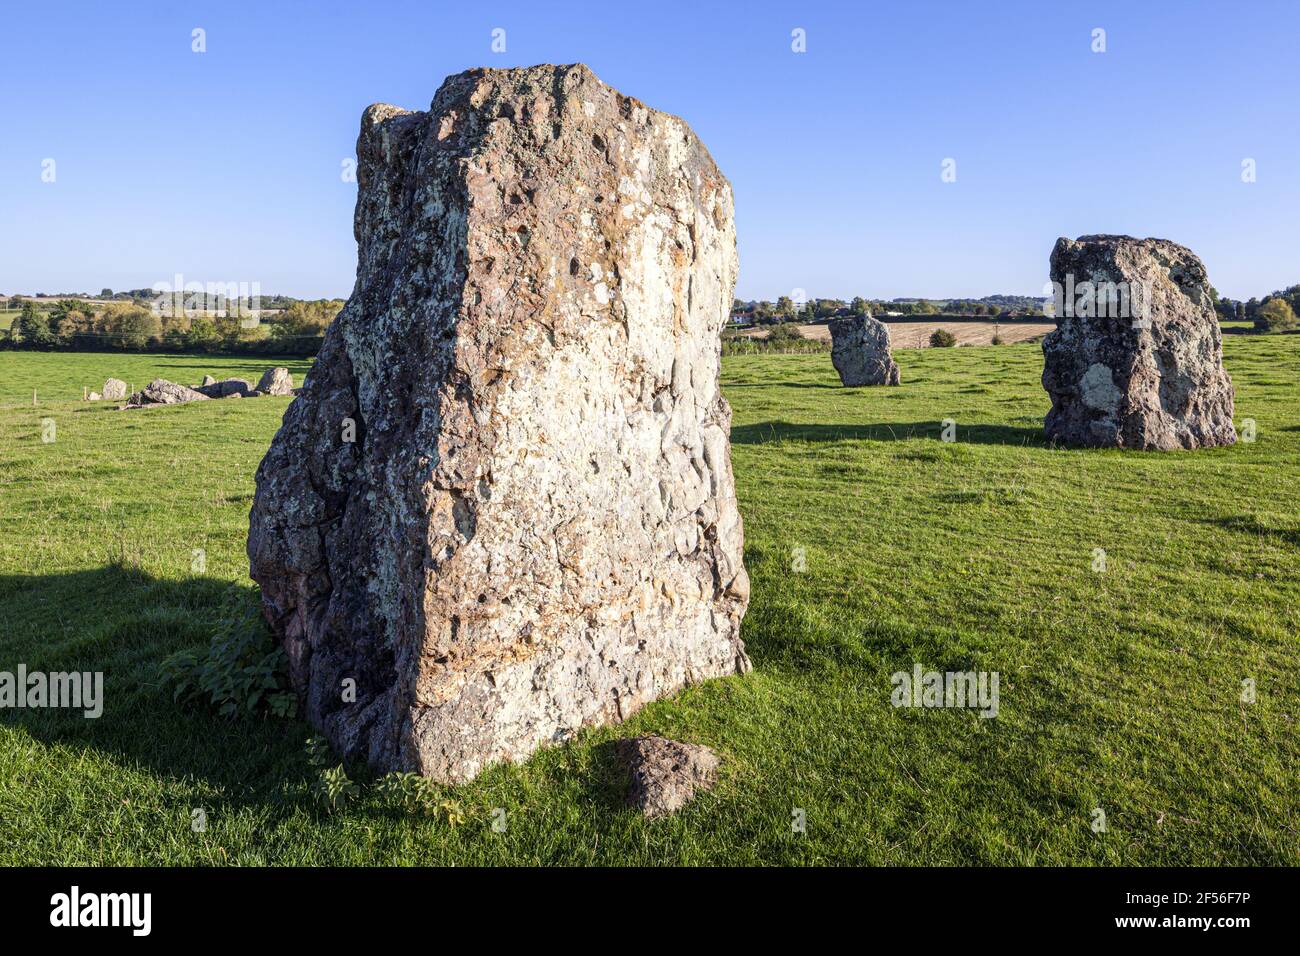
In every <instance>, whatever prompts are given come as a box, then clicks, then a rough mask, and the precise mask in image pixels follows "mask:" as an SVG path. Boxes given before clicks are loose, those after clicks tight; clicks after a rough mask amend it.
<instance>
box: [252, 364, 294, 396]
mask: <svg viewBox="0 0 1300 956" xmlns="http://www.w3.org/2000/svg"><path fill="white" fill-rule="evenodd" d="M257 391H259V392H261V393H263V394H264V395H292V394H293V376H292V375H290V374H289V370H288V369H287V368H284V367H279V368H268V369H267V370H266V371H265V372H263V373H262V378H261V380H260V381H258V383H257Z"/></svg>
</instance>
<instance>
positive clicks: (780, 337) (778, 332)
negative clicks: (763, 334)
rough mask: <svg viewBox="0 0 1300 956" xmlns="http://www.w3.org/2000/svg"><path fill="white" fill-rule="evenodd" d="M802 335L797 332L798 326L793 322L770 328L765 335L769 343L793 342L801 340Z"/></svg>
mask: <svg viewBox="0 0 1300 956" xmlns="http://www.w3.org/2000/svg"><path fill="white" fill-rule="evenodd" d="M802 338H803V333H802V332H800V331H799V326H798V325H796V324H795V323H793V322H782V323H781V324H779V325H774V326H772V330H771V331H770V332H768V333H767V340H768V341H769V342H773V343H775V342H793V341H795V340H796V339H802Z"/></svg>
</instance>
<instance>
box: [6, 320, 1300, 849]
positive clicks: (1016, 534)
mask: <svg viewBox="0 0 1300 956" xmlns="http://www.w3.org/2000/svg"><path fill="white" fill-rule="evenodd" d="M1225 351H1226V360H1227V364H1228V367H1229V371H1230V372H1231V373H1232V375H1233V378H1234V381H1235V382H1236V385H1237V390H1238V392H1237V416H1238V417H1237V422H1238V427H1239V428H1240V427H1241V424H1242V421H1243V420H1244V419H1246V418H1250V419H1254V421H1255V422H1256V423H1257V429H1258V433H1257V439H1256V440H1255V441H1254V442H1252V443H1246V442H1240V443H1238V444H1237V445H1236V446H1234V447H1232V448H1227V449H1216V450H1210V451H1202V452H1196V453H1174V454H1141V453H1118V452H1098V451H1072V450H1059V449H1053V448H1048V447H1046V446H1045V445H1044V443H1043V441H1042V438H1041V422H1042V415H1043V413H1044V411H1045V410H1046V407H1047V400H1046V395H1045V393H1044V392H1043V390H1042V388H1041V386H1040V385H1039V382H1038V377H1039V374H1040V372H1041V366H1042V357H1041V352H1040V350H1039V348H1038V347H1037V346H1034V345H1021V346H1003V347H985V348H961V349H933V350H923V351H900V352H899V353H898V354H897V358H898V360H899V363H900V365H901V366H902V374H903V382H904V384H903V385H902V386H901V387H899V388H893V389H843V388H840V387H839V386H838V383H837V380H836V379H835V376H834V372H833V370H832V368H831V365H830V361H829V358H828V356H826V355H806V356H804V355H755V356H737V357H730V358H728V359H726V360H725V361H724V365H723V371H724V389H725V391H726V394H727V395H728V397H729V398H730V400H731V402H732V405H733V407H734V409H735V421H734V425H733V432H732V441H733V456H734V464H735V472H736V479H737V485H738V491H739V496H740V501H741V509H742V512H743V513H744V517H745V530H746V542H747V546H746V561H747V564H748V567H749V570H750V575H751V577H752V584H753V603H752V605H751V607H750V611H749V615H748V617H747V618H746V620H745V626H744V637H745V640H746V643H747V645H748V647H749V650H750V654H751V656H752V658H753V662H754V671H753V673H752V674H749V675H746V676H744V677H735V678H729V679H725V680H719V681H714V682H710V683H708V684H705V685H702V686H698V687H694V688H690V689H688V690H686V691H684V692H683V693H681V694H679V695H678V696H677V697H675V698H674V699H672V700H666V701H661V702H659V703H657V704H654V705H652V706H650V707H648V708H646V709H645V710H643V711H641V712H640V713H639V714H638V715H636V716H635V717H634V718H633V719H632V720H631V721H630V722H629V724H627V725H625V726H624V727H620V728H606V729H599V730H592V731H590V732H586V733H584V734H583V735H581V737H580V739H579V740H578V742H576V743H575V744H572V745H569V746H565V747H559V748H554V749H549V750H545V751H542V752H541V753H539V754H538V755H537V756H536V757H535V758H534V759H532V760H530V761H529V762H528V763H526V764H524V765H521V766H514V767H509V766H503V767H497V768H495V769H492V770H489V771H488V772H486V773H485V774H483V775H482V776H481V777H480V778H479V779H478V780H476V781H475V782H473V783H472V784H469V785H467V786H464V787H461V788H457V789H456V790H454V791H452V792H451V793H450V798H451V799H453V800H455V801H456V802H457V803H458V804H459V805H460V807H461V808H462V810H463V811H464V817H465V819H464V821H463V822H462V823H461V824H460V825H459V826H456V827H452V826H450V825H449V824H448V823H447V822H446V821H445V820H443V819H433V820H431V819H424V818H416V817H409V816H405V815H403V814H402V813H400V812H399V811H397V810H396V809H394V808H393V807H392V806H391V805H390V804H389V803H388V802H386V801H385V800H384V799H383V798H381V797H379V796H376V795H374V794H373V793H371V792H370V791H367V792H366V793H365V794H364V795H363V796H362V797H361V798H359V799H358V800H357V801H356V802H355V803H353V804H351V805H349V806H348V807H347V808H346V809H344V810H342V811H339V812H337V813H335V814H334V815H327V814H325V813H323V812H322V811H320V810H318V809H317V808H316V806H315V805H314V803H313V802H312V801H311V799H310V797H309V794H308V790H309V787H310V785H311V782H312V780H313V779H314V771H313V770H312V769H311V767H310V766H309V764H308V761H307V759H306V757H305V756H304V753H303V744H304V741H305V739H306V738H307V737H308V736H309V730H308V728H307V727H306V726H305V725H303V724H302V723H300V722H297V721H285V720H277V719H271V718H267V719H259V720H251V719H247V720H238V721H226V720H223V719H220V718H218V717H216V716H213V715H212V714H210V713H207V712H204V711H197V710H183V709H181V708H178V707H177V706H175V705H173V703H172V702H171V697H170V693H169V691H168V689H167V688H165V687H164V686H162V683H161V681H160V679H159V674H158V665H159V662H160V661H161V660H162V659H163V658H164V657H165V656H166V655H168V654H170V653H172V652H173V651H175V650H177V649H179V648H184V647H189V646H199V645H204V644H206V643H207V641H208V639H209V637H210V635H211V634H212V633H213V632H214V631H215V630H217V629H219V628H221V627H222V626H223V625H225V624H226V623H228V622H229V621H231V620H232V619H242V618H244V617H246V616H248V615H250V614H254V613H255V609H256V607H257V594H256V591H255V589H254V587H253V586H252V584H251V582H250V581H249V580H248V577H247V563H246V559H245V556H244V539H245V534H246V531H247V514H248V509H249V504H250V501H251V498H252V493H253V472H254V469H255V468H256V466H257V463H258V461H259V460H260V459H261V456H262V454H263V452H264V451H265V449H266V447H267V444H268V443H269V441H270V439H271V436H272V435H273V434H274V432H275V429H276V427H277V424H278V422H279V420H280V417H281V415H282V414H283V412H284V409H285V407H286V406H287V403H288V401H289V400H288V399H277V398H262V399H257V400H251V401H250V400H242V401H226V402H204V403H198V404H194V405H190V406H179V407H172V408H159V409H150V410H145V411H138V412H117V411H115V410H113V409H111V408H109V407H106V406H102V405H98V406H96V405H87V404H83V403H81V402H79V401H76V400H75V399H78V398H79V397H80V395H81V388H82V386H83V385H86V386H90V387H92V388H98V387H99V386H100V385H102V383H103V379H104V378H105V377H106V376H108V375H110V374H113V375H116V376H118V377H121V378H125V379H128V380H130V381H132V382H133V383H134V384H135V385H136V387H139V386H140V385H142V384H144V383H145V382H146V381H147V380H148V379H149V378H152V377H154V376H155V375H162V376H164V377H167V378H172V379H175V380H179V381H183V382H192V381H198V379H199V378H200V377H201V376H202V375H203V374H204V373H205V372H212V373H213V374H217V375H219V376H220V375H224V374H237V375H245V376H254V377H255V376H256V375H257V374H260V372H261V370H262V369H264V368H266V367H267V366H268V365H270V364H274V363H272V362H271V361H270V360H261V359H221V358H201V357H194V356H179V357H178V356H156V355H155V356H150V355H139V356H119V355H75V354H58V353H55V354H31V353H13V352H0V405H3V406H4V407H2V408H0V669H5V670H13V669H14V668H15V667H16V666H17V664H19V663H20V662H21V663H25V664H26V665H27V666H28V668H29V669H32V670H46V671H56V670H74V669H75V670H103V671H104V672H105V674H106V688H105V689H106V697H107V702H106V705H105V712H104V715H103V716H102V717H101V718H100V719H98V720H86V719H83V718H82V717H81V716H80V715H79V714H78V715H71V714H68V713H66V712H61V711H50V710H44V711H32V710H21V711H20V710H10V711H0V863H5V864H35V863H65V864H154V863H175V864H209V863H210V864H226V863H230V864H375V863H404V864H452V863H455V864H459V865H469V864H495V863H546V864H588V863H596V864H658V863H672V864H680V863H730V864H753V863H789V864H794V863H849V862H854V863H867V864H921V865H925V864H1266V865H1267V864H1289V865H1295V864H1297V863H1300V812H1298V811H1300V787H1297V776H1298V775H1297V771H1298V770H1300V735H1298V734H1297V729H1298V728H1297V718H1298V717H1300V668H1298V667H1297V661H1298V660H1300V517H1298V516H1297V510H1296V492H1297V487H1300V483H1298V481H1297V479H1298V477H1300V386H1298V385H1297V382H1298V380H1300V336H1273V337H1254V336H1244V335H1234V336H1228V337H1227V338H1226V340H1225ZM286 364H291V365H292V368H293V371H294V374H295V379H298V378H299V377H300V376H301V374H302V372H303V371H304V370H305V365H304V364H303V363H301V362H299V363H286ZM33 388H35V389H36V390H37V394H38V397H39V398H40V401H41V404H40V406H39V407H36V408H33V407H32V405H31V393H32V390H33ZM43 418H52V419H54V421H55V422H56V425H57V440H56V441H54V442H53V443H48V444H46V443H42V441H41V420H42V419H43ZM949 418H950V419H955V421H956V423H957V426H956V428H957V439H958V440H957V441H956V442H955V443H945V442H943V441H941V440H940V428H941V426H940V422H941V421H942V420H943V419H949ZM194 548H203V549H205V551H206V555H207V567H206V572H205V573H204V574H202V575H196V574H193V573H192V572H191V570H190V567H191V563H190V562H191V551H192V549H194ZM799 548H802V549H804V554H805V555H806V570H805V571H803V572H798V571H795V570H793V569H792V562H793V557H794V555H795V549H799ZM1096 548H1103V549H1105V552H1106V570H1105V572H1104V573H1102V572H1097V571H1094V570H1093V564H1094V549H1096ZM917 662H919V663H921V664H922V665H923V667H924V668H925V669H926V670H981V671H996V672H998V673H999V675H1000V712H999V714H998V716H997V717H996V718H994V719H983V718H981V717H980V716H978V714H977V713H976V712H975V711H973V710H907V709H895V708H893V707H892V706H891V704H890V691H891V684H890V675H891V674H892V673H894V672H896V671H908V672H910V671H911V670H912V667H913V665H914V663H917ZM1247 679H1253V680H1254V682H1255V686H1256V689H1257V697H1256V699H1255V701H1254V702H1253V703H1247V702H1243V700H1242V692H1243V684H1242V682H1243V680H1247ZM649 732H656V733H662V734H665V735H668V736H672V737H676V738H678V739H684V740H689V741H696V742H701V743H706V744H709V745H710V746H713V747H714V748H716V749H718V750H719V751H720V752H721V753H722V754H723V755H724V757H725V759H726V764H725V770H724V774H723V779H722V780H721V782H720V784H719V786H718V788H717V790H715V791H714V792H713V793H712V794H708V795H704V796H702V797H700V798H699V799H697V800H696V801H695V803H693V804H692V805H691V806H690V807H688V808H687V809H686V810H685V811H683V812H682V813H680V814H678V815H677V816H676V817H674V818H670V819H665V820H662V821H658V822H654V823H646V822H643V821H642V820H641V819H640V818H639V817H638V816H636V815H635V814H633V813H632V812H630V811H629V810H627V809H626V808H624V807H623V806H622V805H621V802H620V800H621V791H622V786H623V781H621V780H620V779H619V775H618V773H617V771H616V769H615V765H614V761H613V757H612V754H611V748H610V745H609V742H610V741H612V740H613V739H615V738H616V737H619V736H623V735H625V734H629V733H649ZM198 808H202V809H203V810H204V811H205V813H206V815H207V820H208V826H207V829H206V831H205V832H201V833H196V832H194V830H193V828H192V827H191V813H192V811H193V810H195V809H198ZM496 808H504V809H505V811H506V817H505V820H506V822H507V825H506V828H505V832H496V831H495V830H494V829H493V827H492V825H491V824H492V822H493V813H494V810H495V809H496ZM1096 809H1101V810H1102V811H1104V813H1105V818H1106V824H1107V828H1106V830H1105V832H1094V829H1093V826H1092V824H1093V822H1094V820H1095V819H1097V817H1096V816H1095V813H1094V811H1095V810H1096ZM796 810H801V811H803V814H804V816H805V819H806V832H803V833H797V832H794V829H793V827H792V819H793V817H794V814H795V812H796Z"/></svg>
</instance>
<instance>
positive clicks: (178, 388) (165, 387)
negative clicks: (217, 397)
mask: <svg viewBox="0 0 1300 956" xmlns="http://www.w3.org/2000/svg"><path fill="white" fill-rule="evenodd" d="M207 397H208V396H206V395H204V394H203V393H202V392H196V391H195V390H194V389H192V388H190V387H189V386H187V385H177V384H176V383H175V382H169V381H167V379H165V378H156V379H154V380H153V381H152V382H150V383H149V384H148V385H146V386H145V387H144V388H143V389H141V390H140V391H138V392H136V393H135V395H133V396H131V401H132V404H138V405H178V404H180V403H181V402H197V401H206V400H207Z"/></svg>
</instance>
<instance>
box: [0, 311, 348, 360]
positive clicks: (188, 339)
mask: <svg viewBox="0 0 1300 956" xmlns="http://www.w3.org/2000/svg"><path fill="white" fill-rule="evenodd" d="M342 308H343V302H342V300H339V299H316V300H311V301H301V300H294V301H292V302H290V303H289V304H288V306H287V307H286V308H285V310H284V311H283V312H280V313H279V314H278V315H276V316H275V318H274V319H273V320H258V321H256V322H246V321H244V320H243V319H241V318H240V317H239V316H238V315H205V314H200V315H194V316H190V315H175V316H173V315H168V314H166V313H164V312H160V311H157V310H154V309H152V308H149V307H148V306H146V305H143V304H141V303H139V302H135V301H127V302H113V303H110V304H108V305H99V304H92V303H88V302H84V301H82V300H80V299H60V300H59V301H57V302H56V303H54V306H53V307H52V308H48V309H41V308H38V307H37V305H36V303H34V302H32V301H31V300H26V301H24V303H23V307H22V311H21V313H20V314H19V315H18V316H17V317H16V318H15V319H14V321H13V323H12V325H11V326H10V328H9V330H8V332H7V333H5V334H4V335H3V336H2V337H0V346H3V347H6V348H11V349H32V350H37V351H55V350H65V351H76V352H101V351H126V352H141V351H163V352H198V353H213V352H230V353H253V354H273V355H304V356H310V355H315V354H316V353H317V352H318V351H319V350H320V346H321V343H322V341H323V340H324V336H325V329H326V328H328V327H329V324H330V322H332V321H333V320H334V317H335V316H336V315H338V313H339V310H340V309H342Z"/></svg>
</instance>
